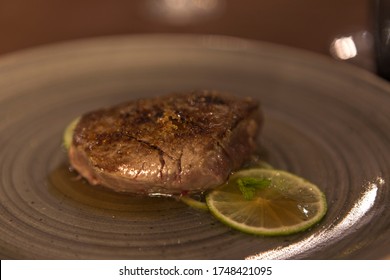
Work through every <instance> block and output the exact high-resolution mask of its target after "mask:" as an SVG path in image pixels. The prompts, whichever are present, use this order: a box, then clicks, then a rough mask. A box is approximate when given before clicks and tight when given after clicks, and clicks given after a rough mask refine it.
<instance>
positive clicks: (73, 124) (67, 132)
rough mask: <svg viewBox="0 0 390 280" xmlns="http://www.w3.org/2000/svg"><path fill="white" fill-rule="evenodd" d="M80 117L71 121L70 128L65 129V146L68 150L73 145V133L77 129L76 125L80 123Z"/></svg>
mask: <svg viewBox="0 0 390 280" xmlns="http://www.w3.org/2000/svg"><path fill="white" fill-rule="evenodd" d="M79 119H80V118H79V117H78V118H76V119H74V120H73V121H71V122H70V123H69V124H68V126H67V127H66V128H65V131H64V135H63V139H62V141H63V145H64V147H65V148H66V149H67V150H68V149H69V147H70V145H71V144H72V139H73V131H74V129H75V128H76V125H77V123H78V121H79Z"/></svg>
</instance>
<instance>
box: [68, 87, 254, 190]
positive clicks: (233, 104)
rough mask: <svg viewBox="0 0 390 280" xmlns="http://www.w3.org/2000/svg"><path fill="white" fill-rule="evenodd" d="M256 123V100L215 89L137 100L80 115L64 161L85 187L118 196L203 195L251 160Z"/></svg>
mask: <svg viewBox="0 0 390 280" xmlns="http://www.w3.org/2000/svg"><path fill="white" fill-rule="evenodd" d="M261 123H262V117H261V113H260V107H259V103H258V102H257V101H254V100H252V99H250V98H238V97H234V96H231V95H227V94H221V93H218V92H216V91H194V92H191V93H186V94H185V93H176V94H170V95H165V96H160V97H156V98H150V99H140V100H135V101H130V102H127V103H123V104H120V105H117V106H114V107H111V108H105V109H100V110H96V111H94V112H90V113H87V114H85V115H84V116H82V117H81V119H80V121H79V123H78V124H77V126H76V128H75V130H74V134H73V142H72V145H71V147H70V149H69V158H70V162H71V165H72V166H73V167H74V168H75V169H76V170H77V171H78V172H79V173H80V174H81V175H82V176H83V177H85V178H86V179H87V180H88V181H89V183H91V184H93V185H96V184H100V185H104V186H106V187H109V188H111V189H113V190H116V191H123V192H132V193H146V194H151V193H161V194H178V193H182V192H198V191H204V190H207V189H209V188H213V187H215V186H218V185H220V184H222V183H223V182H224V181H225V180H226V179H227V177H228V176H229V174H230V173H231V172H232V171H234V170H236V169H238V168H239V167H240V166H242V164H243V163H244V162H245V160H247V159H248V157H249V156H250V155H251V153H252V152H253V151H254V149H255V148H256V143H257V141H256V139H257V136H258V134H259V130H260V127H261Z"/></svg>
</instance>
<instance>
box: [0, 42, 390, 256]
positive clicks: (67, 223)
mask: <svg viewBox="0 0 390 280" xmlns="http://www.w3.org/2000/svg"><path fill="white" fill-rule="evenodd" d="M192 89H216V90H221V91H228V92H231V93H234V94H237V95H242V96H253V97H255V98H258V99H259V100H260V101H261V102H262V106H263V110H264V115H265V127H264V130H263V131H262V134H261V144H262V147H263V151H264V159H265V160H266V161H268V162H269V163H270V164H272V165H273V166H274V167H276V168H279V169H284V170H288V171H290V172H293V173H296V174H298V175H300V176H302V177H304V178H306V179H308V180H311V181H312V182H314V183H316V184H317V185H318V186H319V187H320V188H321V189H322V190H323V191H324V192H325V194H326V196H327V200H328V204H329V210H328V213H327V215H326V217H325V218H324V219H323V220H322V221H321V222H320V223H319V224H318V225H317V226H315V227H314V228H312V229H311V230H309V231H306V232H303V233H299V234H295V235H291V236H286V237H256V236H252V235H247V234H243V233H240V232H237V231H235V230H232V229H230V228H228V227H226V226H224V225H222V224H221V223H219V222H218V221H217V220H215V219H214V218H213V217H212V216H211V215H210V214H209V213H206V212H202V211H198V210H195V209H191V208H190V207H188V206H186V205H184V204H182V203H180V202H178V201H176V200H174V199H170V198H137V197H133V196H130V195H120V194H116V193H112V192H110V191H107V190H105V189H101V188H93V187H91V186H89V185H88V184H86V183H85V182H83V181H82V180H78V179H77V174H74V173H72V172H71V171H69V169H68V162H67V157H66V153H65V151H64V149H63V147H62V145H61V141H62V133H63V130H64V128H65V126H66V125H67V124H68V123H69V122H70V121H71V120H72V119H74V118H75V117H77V116H79V115H80V114H82V113H84V112H86V111H89V110H92V109H96V108H99V107H102V106H108V105H111V104H117V103H119V102H122V101H125V100H130V99H135V98H140V97H151V96H155V95H158V94H163V93H169V92H172V91H182V90H192ZM389 144H390V87H389V85H388V84H387V83H385V82H384V81H382V80H380V79H378V78H376V77H375V76H374V75H372V74H370V73H367V72H365V71H363V70H359V69H356V68H354V67H352V66H349V65H345V64H342V63H339V62H336V61H333V60H330V59H328V58H325V57H321V56H317V55H314V54H310V53H306V52H303V51H299V50H293V49H289V48H285V47H281V46H275V45H272V44H266V43H260V42H251V41H245V40H240V39H235V38H227V37H216V36H173V35H172V36H164V35H155V36H136V37H107V38H98V39H89V40H84V41H74V42H69V43H63V44H55V45H50V46H45V47H41V48H36V49H31V50H26V51H23V52H18V53H14V54H10V55H6V56H3V57H1V58H0V256H1V258H2V259H244V258H266V259H340V258H341V259H383V258H385V259H387V258H390V242H389V239H390V209H389V202H390V199H389V198H390V189H389V182H390V150H389V147H390V145H389Z"/></svg>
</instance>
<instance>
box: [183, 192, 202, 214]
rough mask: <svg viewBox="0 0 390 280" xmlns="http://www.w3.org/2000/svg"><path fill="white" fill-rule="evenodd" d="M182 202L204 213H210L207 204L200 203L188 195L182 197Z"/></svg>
mask: <svg viewBox="0 0 390 280" xmlns="http://www.w3.org/2000/svg"><path fill="white" fill-rule="evenodd" d="M180 201H182V202H184V203H185V204H187V205H188V206H190V207H192V208H195V209H198V210H202V211H209V207H208V206H207V204H206V202H202V201H199V200H197V199H194V198H192V197H190V196H188V195H183V196H180Z"/></svg>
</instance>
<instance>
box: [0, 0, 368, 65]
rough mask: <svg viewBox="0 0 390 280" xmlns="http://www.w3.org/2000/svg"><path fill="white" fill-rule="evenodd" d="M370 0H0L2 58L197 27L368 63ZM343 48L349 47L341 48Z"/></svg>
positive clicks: (192, 30) (197, 30)
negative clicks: (73, 42) (64, 44)
mask: <svg viewBox="0 0 390 280" xmlns="http://www.w3.org/2000/svg"><path fill="white" fill-rule="evenodd" d="M372 3H373V1H370V0H315V1H313V0H294V1H288V0H272V1H271V0H240V1H239V0H142V1H141V0H131V1H130V0H113V1H108V0H80V1H75V0H70V1H64V0H62V1H61V0H27V1H26V0H0V57H1V55H4V54H6V53H9V52H14V51H17V50H21V49H24V48H29V47H32V46H38V45H42V44H47V43H53V42H59V41H64V40H69V39H77V38H84V37H93V36H105V35H114V34H139V33H196V34H218V35H229V36H237V37H242V38H249V39H255V40H261V41H268V42H274V43H278V44H283V45H287V46H292V47H296V48H301V49H306V50H310V51H314V52H318V53H321V54H324V55H328V56H332V57H334V58H336V59H343V60H348V61H351V62H352V63H355V64H358V65H359V66H362V67H364V68H367V69H372V68H373V67H374V66H373V65H372V61H371V57H370V55H371V51H372V28H373V24H372V23H373V12H372V10H373V9H372ZM340 39H341V40H340ZM343 48H344V49H345V50H346V51H347V54H345V53H344V54H343V50H342V49H343ZM351 48H352V49H351ZM345 50H344V52H345ZM340 52H341V54H340Z"/></svg>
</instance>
